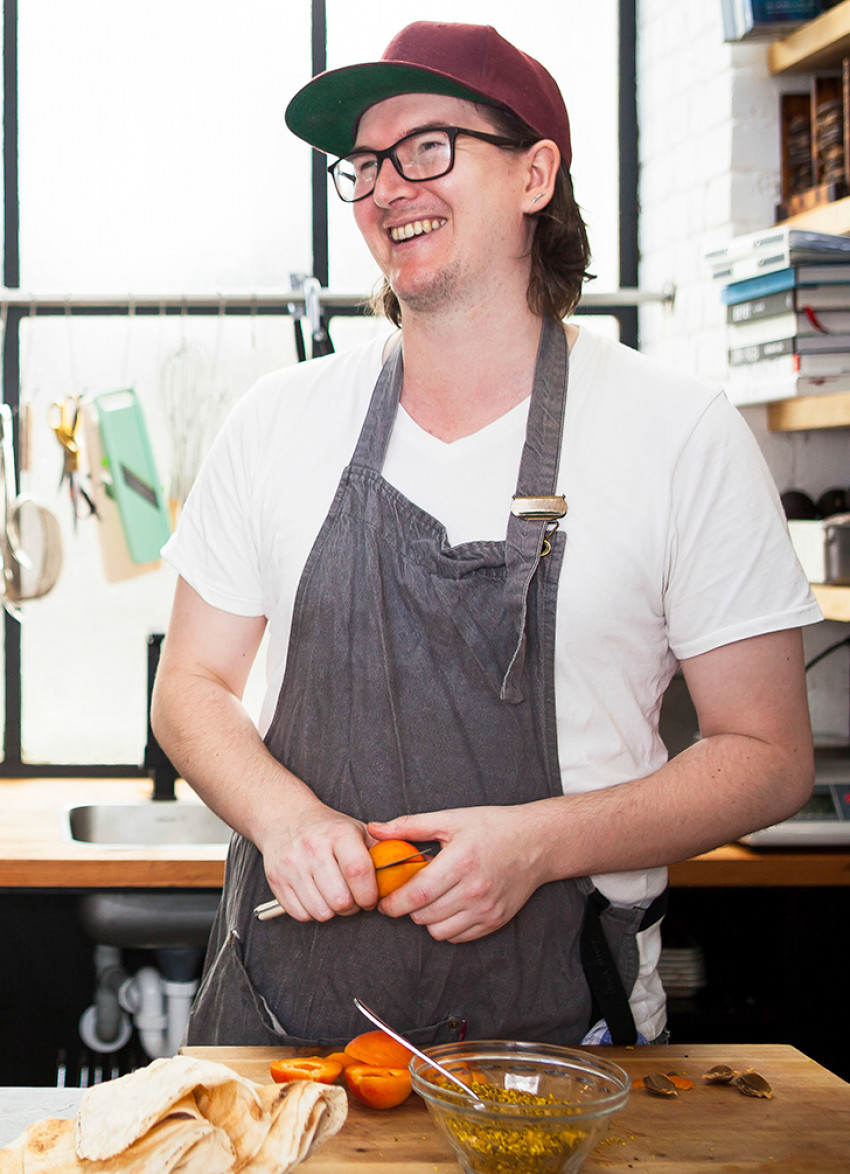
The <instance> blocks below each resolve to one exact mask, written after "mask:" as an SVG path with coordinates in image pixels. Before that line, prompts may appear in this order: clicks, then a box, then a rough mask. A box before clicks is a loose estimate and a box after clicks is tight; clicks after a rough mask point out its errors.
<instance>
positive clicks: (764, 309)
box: [726, 289, 795, 324]
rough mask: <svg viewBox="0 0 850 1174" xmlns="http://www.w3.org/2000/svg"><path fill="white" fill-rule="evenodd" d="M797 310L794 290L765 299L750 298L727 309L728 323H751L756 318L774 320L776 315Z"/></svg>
mask: <svg viewBox="0 0 850 1174" xmlns="http://www.w3.org/2000/svg"><path fill="white" fill-rule="evenodd" d="M793 309H795V297H794V290H793V289H785V290H780V291H779V292H778V293H774V294H767V295H766V296H765V297H763V298H750V299H749V301H746V302H737V303H736V304H734V305H731V306H727V307H726V321H727V322H729V323H730V324H734V323H738V322H751V321H753V319H755V318H772V317H773V316H774V315H775V314H784V313H785V312H786V311H788V310H793Z"/></svg>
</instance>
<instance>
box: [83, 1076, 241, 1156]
mask: <svg viewBox="0 0 850 1174" xmlns="http://www.w3.org/2000/svg"><path fill="white" fill-rule="evenodd" d="M230 1083H235V1084H238V1085H239V1087H240V1089H241V1093H240V1094H236V1095H241V1096H242V1098H243V1100H244V1103H245V1104H246V1106H250V1105H253V1106H254V1107H255V1108H257V1109H259V1107H260V1101H259V1097H258V1096H257V1094H256V1092H255V1091H254V1088H255V1086H254V1085H253V1084H252V1083H251V1081H247V1080H243V1079H242V1078H241V1077H239V1076H237V1075H236V1073H235V1072H233V1070H232V1069H230V1068H226V1067H225V1066H224V1065H223V1064H216V1063H214V1062H213V1061H210V1060H196V1059H194V1058H193V1057H191V1056H170V1057H163V1058H162V1059H159V1060H154V1061H152V1062H151V1063H150V1064H148V1065H147V1066H146V1067H144V1068H138V1069H137V1070H136V1071H135V1072H131V1073H129V1074H128V1075H127V1076H119V1077H117V1078H116V1079H115V1080H107V1081H105V1082H104V1083H103V1084H96V1085H95V1086H94V1087H93V1088H89V1089H87V1090H86V1091H85V1092H84V1093H83V1098H82V1101H81V1102H80V1108H79V1111H78V1113H77V1119H76V1151H77V1157H79V1158H89V1159H92V1160H96V1161H102V1160H103V1159H104V1158H112V1157H114V1156H115V1155H116V1154H120V1153H123V1151H124V1150H126V1149H127V1148H128V1147H129V1146H131V1145H132V1144H133V1142H134V1141H136V1139H137V1138H139V1137H143V1136H144V1134H146V1133H147V1132H148V1130H149V1129H151V1127H152V1126H154V1125H155V1124H156V1122H157V1121H159V1120H160V1119H161V1118H162V1117H163V1116H164V1115H165V1114H166V1113H167V1112H168V1111H169V1109H171V1108H172V1106H173V1105H174V1104H175V1103H176V1102H177V1101H179V1100H181V1098H183V1097H185V1096H186V1095H187V1093H190V1092H193V1091H194V1090H195V1089H196V1088H198V1087H200V1086H204V1087H206V1088H215V1087H217V1086H218V1085H221V1084H230Z"/></svg>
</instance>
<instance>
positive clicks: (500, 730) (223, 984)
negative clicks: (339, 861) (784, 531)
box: [188, 321, 643, 1046]
mask: <svg viewBox="0 0 850 1174" xmlns="http://www.w3.org/2000/svg"><path fill="white" fill-rule="evenodd" d="M402 379H403V371H402V354H401V347H398V348H397V349H396V352H395V353H394V354H393V355H392V356H391V357H390V359H389V360H388V361H387V363H386V364H385V366H384V368H383V371H382V373H381V376H380V378H379V380H378V382H377V384H376V386H375V390H374V393H373V396H372V401H371V404H370V407H369V410H368V413H367V416H366V419H365V422H364V424H363V428H362V431H361V434H360V437H359V440H358V443H357V447H356V449H355V452H354V456H353V457H352V460H351V464H350V465H349V466H348V468H347V469H346V470H345V472H344V473H343V475H342V478H341V480H340V483H339V486H338V488H337V492H336V496H335V498H334V501H333V504H332V506H331V509H330V512H329V513H328V516H327V518H326V519H325V522H324V524H323V525H322V528H321V530H320V532H319V535H318V537H317V539H316V542H315V544H314V546H313V548H312V551H311V553H310V555H309V557H308V560H307V563H306V565H305V568H304V572H303V575H302V578H301V581H300V584H299V588H298V592H297V595H296V599H295V606H294V614H293V623H292V632H291V638H290V644H289V651H288V658H287V665H286V672H285V676H284V681H283V685H282V687H281V692H280V697H279V700H278V704H277V709H276V713H275V716H274V718H273V720H272V723H271V726H270V728H269V731H268V733H267V735H266V744H267V746H268V749H269V750H270V752H271V753H272V754H273V755H274V756H275V758H277V759H278V760H279V761H280V762H283V763H285V764H286V766H287V767H288V768H289V769H290V770H291V771H293V772H294V773H295V774H296V775H297V776H298V777H299V778H301V779H303V780H304V781H305V782H306V783H307V784H308V785H309V786H310V787H311V788H312V790H313V791H314V792H315V793H316V795H317V796H318V797H319V798H320V799H321V800H322V801H323V802H324V803H326V804H328V806H330V807H332V808H334V809H335V810H338V811H342V812H346V813H347V814H349V815H351V816H353V817H354V818H356V819H359V820H364V821H367V820H371V819H375V820H389V819H392V818H393V817H395V816H398V815H403V814H410V813H420V812H424V811H440V810H443V809H446V808H458V807H465V808H470V809H472V810H470V813H469V818H470V819H472V820H474V819H475V811H474V809H475V807H477V806H479V805H490V804H495V805H513V804H519V803H529V802H532V801H534V800H537V799H545V798H548V797H550V796H555V795H560V794H561V793H562V790H561V783H560V773H559V767H558V752H557V749H558V748H557V732H556V722H555V696H554V646H555V608H556V595H557V586H558V575H559V572H560V569H561V565H562V562H563V557H564V546H565V538H564V534H563V533H562V532H559V533H557V534H553V535H550V536H549V537H548V539H547V534H546V523H545V522H543V521H528V520H524V519H521V518H519V517H517V516H514V514H511V516H510V519H509V522H508V529H507V537H506V540H505V541H503V542H500V541H475V542H466V543H463V544H461V545H458V546H451V545H449V543H448V541H447V537H446V532H445V529H444V527H443V526H442V525H441V523H440V522H438V521H437V520H436V519H435V518H433V517H431V516H430V515H429V514H427V513H426V512H424V511H423V510H421V509H420V508H418V507H417V506H416V505H414V504H413V503H412V502H410V501H409V500H408V499H407V498H405V497H404V496H403V495H402V494H401V493H399V492H398V491H397V490H396V489H394V488H393V486H392V485H390V484H389V483H388V482H386V481H385V480H384V479H383V477H382V476H381V469H382V466H383V461H384V455H385V452H386V448H387V444H388V442H389V437H390V434H391V432H392V427H393V422H394V419H395V415H396V411H397V407H398V399H399V395H400V392H401V387H402ZM566 388H567V346H566V337H565V333H564V329H563V327H562V325H561V324H560V323H557V322H555V321H546V322H545V323H544V326H543V331H542V334H541V341H540V347H539V351H538V356H537V364H536V370H535V377H534V387H533V392H532V397H531V404H530V408H529V419H528V425H527V430H526V439H525V445H524V449H523V454H522V460H521V466H520V472H519V481H518V486H517V495H518V496H521V497H522V496H534V495H553V494H555V493H556V478H557V470H558V458H559V454H560V445H561V432H562V425H563V416H564V406H565V401H566ZM544 542H546V546H544ZM547 548H548V553H546V554H545V557H541V550H546V549H547ZM589 896H592V897H593V898H594V901H593V902H589V901H588V900H587V898H588V897H589ZM268 897H269V889H268V882H267V881H266V879H265V874H264V871H263V865H262V858H261V856H260V853H259V852H258V850H257V849H256V847H255V846H254V845H253V844H251V843H250V842H248V841H247V840H245V839H244V838H243V837H241V836H236V837H234V841H233V843H232V845H231V849H230V853H229V857H228V865H227V877H226V882H225V888H224V894H223V898H222V903H221V907H220V909H219V913H218V917H217V920H216V924H215V926H214V929H213V934H212V937H211V941H210V946H209V950H208V954H207V963H206V968H205V974H204V978H203V980H202V984H201V987H200V989H199V992H198V996H197V999H196V1002H195V1006H194V1009H193V1012H192V1018H191V1021H190V1026H189V1034H188V1039H189V1042H190V1043H194V1044H274V1043H279V1044H284V1045H316V1046H337V1045H341V1044H344V1043H345V1042H346V1041H347V1040H349V1039H351V1038H352V1037H353V1036H355V1035H357V1034H358V1033H359V1032H361V1031H363V1030H365V1029H366V1028H367V1027H368V1024H366V1023H365V1022H364V1020H363V1018H362V1016H361V1015H360V1014H359V1013H358V1011H357V1010H356V1008H355V1007H354V1005H353V1002H352V999H353V996H355V995H357V996H359V997H360V998H361V999H362V1000H363V1001H364V1002H365V1003H367V1004H368V1005H369V1006H372V1007H374V1008H375V1009H376V1010H377V1011H378V1012H379V1014H381V1015H383V1016H384V1017H385V1018H386V1019H387V1021H388V1022H390V1023H392V1024H393V1025H394V1026H395V1027H396V1028H397V1029H399V1030H402V1031H404V1032H405V1033H407V1034H408V1035H409V1036H410V1038H412V1039H413V1040H414V1041H418V1042H420V1043H423V1044H424V1043H437V1042H443V1041H446V1040H451V1039H456V1038H458V1037H459V1036H460V1035H462V1034H463V1033H464V1032H465V1033H466V1034H468V1035H469V1036H471V1037H473V1038H494V1037H498V1038H513V1039H528V1040H536V1041H541V1042H543V1041H548V1042H553V1043H561V1044H575V1043H577V1042H579V1041H580V1040H581V1039H582V1037H583V1035H584V1034H585V1032H586V1031H587V1029H588V1027H589V1026H590V1024H591V1023H592V1022H593V1021H594V1018H595V1017H597V1016H598V1015H599V1014H600V1013H602V1012H600V1009H599V1005H598V1004H596V1005H595V1004H594V1002H593V1000H592V996H591V992H590V989H589V986H588V982H587V980H586V977H585V966H584V965H583V956H584V961H585V963H586V964H587V963H588V958H589V957H590V962H589V964H590V965H592V966H595V967H596V968H597V970H599V969H601V971H602V972H603V974H604V977H605V979H606V981H607V983H608V985H609V986H611V987H612V988H613V989H614V991H615V993H616V994H617V996H618V998H619V1003H620V1006H621V1007H622V1006H623V1005H624V1004H625V1007H626V1008H627V1007H628V1004H627V1001H626V999H625V995H624V993H623V992H624V986H625V989H626V990H630V989H631V987H632V985H633V984H634V979H635V976H636V972H637V951H636V948H635V944H634V933H635V932H636V930H637V929H638V928H640V925H639V922H640V920H641V918H642V917H643V911H642V910H631V909H612V908H610V907H606V906H607V903H606V902H604V900H602V901H601V902H600V900H599V894H597V893H596V892H595V890H593V888H592V886H591V885H590V883H589V882H588V881H587V880H561V881H556V882H552V883H548V884H544V885H542V886H541V887H540V888H539V889H537V891H536V892H535V893H533V894H532V896H531V898H530V899H529V900H528V902H527V903H526V904H525V906H524V907H523V908H522V909H521V910H520V911H519V912H518V913H517V914H516V916H515V917H514V918H513V919H512V920H511V921H510V922H508V924H507V925H505V926H503V927H502V928H501V929H499V930H496V931H495V932H494V933H491V934H489V935H487V936H486V937H483V938H481V939H479V940H477V941H474V942H468V943H460V944H451V943H448V942H438V941H434V940H433V939H432V938H431V936H430V935H429V933H428V932H427V930H426V929H424V928H423V927H421V926H417V925H415V924H414V922H413V921H412V920H411V919H410V918H408V917H402V918H390V917H386V916H384V915H382V914H380V913H378V912H377V911H371V912H366V911H364V912H360V913H357V914H354V915H353V916H350V917H336V918H333V919H332V920H331V921H329V922H324V923H314V922H310V923H300V922H296V921H294V920H292V919H291V918H287V917H281V918H278V919H277V920H275V921H272V922H258V921H256V920H255V919H254V918H253V917H252V910H253V908H254V907H255V906H256V905H258V904H260V903H261V902H263V901H265V900H267V899H268ZM591 907H592V909H593V924H594V927H595V930H596V932H595V934H594V936H593V939H592V942H591V948H590V951H589V953H588V946H587V942H586V941H585V943H584V945H583V944H582V927H583V925H585V922H586V917H585V914H586V910H587V909H588V908H591ZM600 927H601V929H600ZM600 952H601V962H600V961H599V959H598V958H596V957H595V955H596V954H598V953H600ZM615 958H616V962H615V961H614V959H615ZM626 1015H627V1016H628V1011H626ZM631 1030H632V1031H633V1024H632V1029H631ZM632 1040H633V1036H632Z"/></svg>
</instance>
